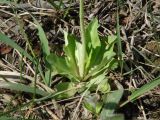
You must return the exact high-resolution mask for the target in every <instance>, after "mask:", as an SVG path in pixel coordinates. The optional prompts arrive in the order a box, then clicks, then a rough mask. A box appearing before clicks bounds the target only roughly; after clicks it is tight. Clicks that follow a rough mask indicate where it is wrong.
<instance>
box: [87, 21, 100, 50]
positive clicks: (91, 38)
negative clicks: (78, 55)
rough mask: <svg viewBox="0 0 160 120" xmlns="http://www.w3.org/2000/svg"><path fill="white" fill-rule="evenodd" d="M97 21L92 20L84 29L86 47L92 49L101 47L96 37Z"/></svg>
mask: <svg viewBox="0 0 160 120" xmlns="http://www.w3.org/2000/svg"><path fill="white" fill-rule="evenodd" d="M98 27H99V25H98V20H97V19H94V20H93V21H91V23H90V24H89V25H88V27H87V29H86V41H87V46H88V47H90V46H92V47H93V48H94V49H95V48H96V47H98V46H101V42H100V39H99V36H98V30H97V29H98Z"/></svg>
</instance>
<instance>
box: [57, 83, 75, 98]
mask: <svg viewBox="0 0 160 120" xmlns="http://www.w3.org/2000/svg"><path fill="white" fill-rule="evenodd" d="M73 87H75V84H74V83H73V82H62V83H59V84H57V85H56V86H55V88H56V89H57V93H58V92H62V91H66V92H64V93H61V94H59V95H57V96H55V97H56V98H57V99H65V98H69V97H72V96H74V95H75V93H76V92H77V90H75V89H73Z"/></svg>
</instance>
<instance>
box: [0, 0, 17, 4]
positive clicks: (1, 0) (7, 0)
mask: <svg viewBox="0 0 160 120" xmlns="http://www.w3.org/2000/svg"><path fill="white" fill-rule="evenodd" d="M0 3H2V4H4V3H5V4H10V3H14V1H13V0H0Z"/></svg>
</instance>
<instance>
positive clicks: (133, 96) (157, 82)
mask: <svg viewBox="0 0 160 120" xmlns="http://www.w3.org/2000/svg"><path fill="white" fill-rule="evenodd" d="M158 85H160V77H158V78H155V79H154V80H152V81H151V82H149V83H147V84H145V85H143V86H142V87H141V88H139V89H138V90H135V91H133V92H132V94H131V95H130V96H129V99H128V100H127V101H126V102H124V103H123V104H121V107H122V106H124V105H126V104H127V103H129V102H130V101H132V102H133V101H135V100H136V99H138V98H139V97H140V96H141V95H144V93H146V92H148V91H150V90H152V89H153V88H155V87H157V86H158Z"/></svg>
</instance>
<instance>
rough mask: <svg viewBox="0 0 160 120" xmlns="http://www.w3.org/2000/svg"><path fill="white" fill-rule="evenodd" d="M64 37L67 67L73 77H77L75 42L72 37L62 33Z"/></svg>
mask: <svg viewBox="0 0 160 120" xmlns="http://www.w3.org/2000/svg"><path fill="white" fill-rule="evenodd" d="M64 37H65V46H64V51H65V55H66V59H67V61H68V66H69V67H70V68H71V70H72V72H73V73H74V74H75V76H78V66H77V61H76V57H75V50H76V41H77V40H76V38H75V37H74V36H73V35H69V34H68V33H67V32H65V31H64Z"/></svg>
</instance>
